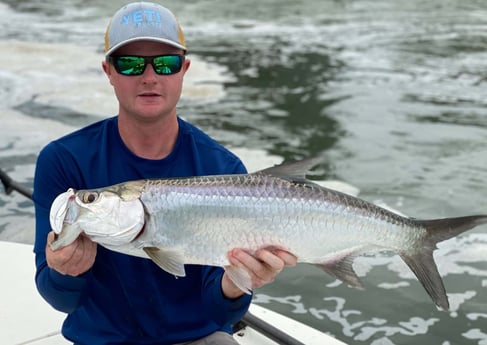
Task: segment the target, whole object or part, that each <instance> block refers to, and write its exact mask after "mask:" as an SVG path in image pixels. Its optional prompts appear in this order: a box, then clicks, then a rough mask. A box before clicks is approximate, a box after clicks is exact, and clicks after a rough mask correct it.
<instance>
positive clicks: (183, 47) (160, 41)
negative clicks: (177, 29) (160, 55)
mask: <svg viewBox="0 0 487 345" xmlns="http://www.w3.org/2000/svg"><path fill="white" fill-rule="evenodd" d="M138 41H151V42H159V43H163V44H167V45H170V46H172V47H176V48H179V49H182V50H184V52H185V53H186V51H187V49H186V47H185V46H183V45H182V44H179V43H177V42H174V41H171V40H168V39H165V38H158V37H143V36H142V37H134V38H131V39H128V40H125V41H122V42H120V43H118V44H116V45H114V46H113V47H111V48H110V49H109V50H107V51H106V52H105V56H110V55H111V54H112V53H113V52H114V51H115V50H117V49H118V48H120V47H122V46H124V45H126V44H129V43H132V42H138Z"/></svg>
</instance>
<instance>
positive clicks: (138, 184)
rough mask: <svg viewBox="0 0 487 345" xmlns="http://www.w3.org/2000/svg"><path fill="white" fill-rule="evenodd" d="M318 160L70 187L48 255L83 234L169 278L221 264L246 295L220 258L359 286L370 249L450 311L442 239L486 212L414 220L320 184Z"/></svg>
mask: <svg viewBox="0 0 487 345" xmlns="http://www.w3.org/2000/svg"><path fill="white" fill-rule="evenodd" d="M314 165H316V159H306V160H302V161H298V162H292V163H285V164H282V165H279V166H275V167H271V168H268V169H265V170H262V171H258V172H255V173H251V174H240V175H216V176H198V177H187V178H168V179H144V180H136V181H129V182H125V183H121V184H117V185H113V186H109V187H106V188H99V189H92V190H78V191H75V190H73V189H69V190H68V191H67V192H64V193H62V194H60V195H59V196H58V197H57V198H56V199H55V200H54V202H53V205H52V207H51V213H50V221H51V226H52V229H53V231H54V232H55V233H56V239H55V241H53V242H52V243H51V244H50V247H51V248H52V250H57V249H60V248H62V247H64V246H67V245H69V244H70V243H72V242H73V241H74V240H75V239H76V238H77V237H78V236H79V235H80V234H84V236H87V237H89V238H90V239H91V240H93V241H94V242H97V243H99V244H100V245H102V246H104V247H106V248H109V249H111V250H114V251H117V252H121V253H126V254H129V255H135V256H140V257H145V258H150V259H152V260H153V261H154V262H155V263H156V264H157V265H159V266H160V267H161V268H162V269H164V270H165V271H167V272H169V273H171V274H174V275H175V276H184V275H185V269H184V265H185V264H200V265H210V266H221V267H224V268H225V269H226V270H227V272H228V274H229V276H230V277H231V279H232V280H233V281H234V282H235V284H236V285H237V286H239V287H240V288H241V289H242V290H243V291H245V292H249V290H250V288H251V283H250V278H249V276H248V274H247V273H246V272H245V271H242V270H241V271H239V270H238V269H236V268H233V267H232V266H230V265H229V261H228V259H227V253H228V252H229V251H230V250H231V249H233V248H243V249H245V250H247V251H248V252H249V253H251V254H252V253H255V252H256V251H257V250H259V249H261V248H271V249H275V248H279V249H284V250H287V251H289V252H291V253H292V254H294V255H295V256H296V257H297V258H298V262H303V263H310V264H314V265H317V266H319V267H321V268H322V269H323V270H325V271H326V272H327V273H329V274H331V275H333V276H335V277H336V278H338V279H340V280H341V281H343V282H344V283H346V284H348V285H350V286H353V287H358V288H361V287H362V284H361V281H360V279H359V277H358V276H357V274H356V273H355V271H354V269H353V266H352V264H353V260H354V258H355V257H357V256H359V255H361V254H363V253H365V252H369V251H391V252H393V253H396V254H398V255H400V257H401V258H402V259H403V260H404V261H405V262H406V264H407V265H408V266H409V268H410V269H411V270H412V271H413V272H414V274H415V275H416V277H417V278H418V279H419V281H420V282H421V284H422V285H423V286H424V288H425V289H426V291H427V292H428V294H429V295H430V296H431V298H432V300H433V301H434V302H435V304H436V305H437V306H439V307H440V308H442V309H444V310H447V309H448V308H449V304H448V298H447V295H446V291H445V288H444V285H443V281H442V279H441V277H440V274H439V272H438V269H437V266H436V264H435V262H434V259H433V251H434V250H435V249H436V244H437V243H438V242H440V241H443V240H446V239H448V238H451V237H454V236H456V235H458V234H460V233H462V232H464V231H467V230H469V229H471V228H473V227H475V226H477V225H480V224H484V223H487V215H473V216H466V217H456V218H444V219H434V220H418V219H412V218H407V217H403V216H401V215H398V214H396V213H393V212H391V211H388V210H386V209H384V208H381V207H379V206H376V205H375V204H372V203H370V202H367V201H364V200H361V199H359V198H356V197H353V196H350V195H347V194H343V193H340V192H338V191H335V190H331V189H327V188H324V187H321V186H320V185H318V184H316V183H314V182H312V181H310V180H307V179H306V178H305V174H306V173H307V172H308V170H309V169H310V168H311V167H313V166H314Z"/></svg>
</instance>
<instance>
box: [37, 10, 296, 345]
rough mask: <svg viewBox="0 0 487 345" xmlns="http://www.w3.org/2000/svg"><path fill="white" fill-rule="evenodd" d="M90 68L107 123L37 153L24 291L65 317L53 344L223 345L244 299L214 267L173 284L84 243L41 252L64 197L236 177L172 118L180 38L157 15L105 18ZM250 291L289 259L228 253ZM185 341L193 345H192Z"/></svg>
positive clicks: (210, 147)
mask: <svg viewBox="0 0 487 345" xmlns="http://www.w3.org/2000/svg"><path fill="white" fill-rule="evenodd" d="M105 52H106V60H105V61H103V62H102V67H103V70H104V72H105V74H106V75H107V77H108V80H109V82H110V84H111V85H112V86H113V88H114V91H115V95H116V96H117V99H118V102H119V113H118V115H117V116H115V117H111V118H108V119H104V120H102V121H100V122H97V123H94V124H92V125H90V126H87V127H85V128H82V129H80V130H78V131H75V132H73V133H71V134H68V135H67V136H65V137H63V138H60V139H58V140H56V141H53V142H51V143H49V144H48V145H47V146H46V147H45V148H43V150H42V151H41V152H40V154H39V157H38V161H37V166H36V173H35V181H34V201H35V207H36V241H35V247H34V251H35V254H36V267H37V272H36V284H37V287H38V290H39V292H40V294H41V295H42V296H43V297H44V298H45V300H46V301H47V302H49V303H50V304H51V305H52V306H53V307H54V308H56V309H58V310H60V311H63V312H65V313H67V314H68V315H67V318H66V320H65V322H64V324H63V327H62V332H63V335H64V336H65V337H66V338H67V339H69V340H70V341H72V342H74V343H75V344H90V345H92V344H175V343H187V342H191V344H235V341H234V340H233V338H232V337H231V336H230V335H229V332H230V329H231V325H232V324H233V323H235V322H237V321H238V320H239V319H240V318H241V317H242V316H243V315H244V313H245V312H246V310H247V308H248V306H249V303H250V299H251V296H249V295H246V294H244V293H243V292H242V291H241V290H240V289H239V288H238V287H237V286H235V285H234V284H233V283H232V281H231V280H230V279H229V278H228V276H227V274H226V273H224V271H223V269H221V268H217V267H206V266H198V265H188V266H187V267H186V272H187V276H186V277H184V278H177V279H176V278H175V277H174V276H172V275H170V274H168V273H166V272H165V271H163V270H161V269H160V268H159V267H157V266H156V265H155V264H154V263H152V262H151V261H150V260H147V259H143V258H138V257H133V256H128V255H123V254H119V253H115V252H112V251H109V250H107V249H105V248H103V247H101V246H99V247H97V245H96V244H95V243H93V242H91V241H90V240H88V239H87V238H86V237H83V236H80V237H79V238H78V239H77V240H76V241H75V242H74V243H73V244H71V245H69V246H67V247H65V248H63V249H60V250H58V251H55V252H53V251H52V250H51V249H50V248H49V246H48V245H47V243H50V242H51V241H52V240H53V238H54V234H53V232H52V231H51V228H50V225H49V209H50V206H51V204H52V202H53V200H54V199H55V197H56V196H57V195H58V194H60V193H62V192H65V191H66V190H67V189H68V188H70V187H72V188H75V189H88V188H97V187H103V186H108V185H112V184H115V183H120V182H124V181H128V180H134V179H140V178H155V177H158V178H160V177H181V176H192V175H193V176H194V175H211V174H232V173H244V172H245V168H244V166H243V164H242V163H241V161H240V160H239V159H238V158H237V157H235V156H234V155H233V154H232V153H230V152H229V151H228V150H226V149H225V148H223V147H222V146H221V145H219V144H218V143H216V142H215V141H214V140H212V139H211V138H209V137H208V136H207V135H205V134H204V133H203V132H201V131H200V130H199V129H197V128H196V127H194V126H192V125H191V124H189V123H187V122H185V121H183V120H182V119H181V118H179V117H178V116H177V114H176V104H177V102H178V100H179V98H180V95H181V89H182V84H183V77H184V74H185V73H186V71H187V70H188V68H189V67H190V60H189V59H188V58H187V57H186V55H185V54H186V44H185V41H184V36H183V32H182V31H181V28H180V26H179V24H178V22H177V20H176V18H175V17H174V15H173V14H172V13H171V12H170V11H169V10H167V9H166V8H164V7H162V6H160V5H157V4H153V3H146V2H138V3H131V4H128V5H126V6H125V7H123V8H122V9H120V10H119V11H118V12H117V13H116V14H115V15H114V17H113V18H112V20H111V22H110V24H109V26H108V28H107V31H106V36H105ZM228 257H229V261H230V263H231V264H232V265H236V266H239V267H243V268H245V269H246V270H247V271H248V272H249V275H250V277H251V279H252V285H253V287H254V288H255V287H259V286H262V285H264V284H266V283H269V282H271V281H272V280H273V279H274V277H275V276H276V274H278V272H280V271H281V270H282V268H283V267H284V266H286V265H294V264H296V258H295V257H294V256H292V255H291V254H289V253H287V252H284V251H276V252H270V251H267V250H262V251H260V252H258V253H257V254H256V255H255V257H253V256H250V255H248V254H247V253H246V252H245V251H243V250H240V249H235V250H232V251H231V252H230V253H228ZM193 341H194V342H193Z"/></svg>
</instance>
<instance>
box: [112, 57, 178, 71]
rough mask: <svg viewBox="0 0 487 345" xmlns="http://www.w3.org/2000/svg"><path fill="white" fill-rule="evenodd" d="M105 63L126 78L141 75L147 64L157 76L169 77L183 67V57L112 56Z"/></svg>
mask: <svg viewBox="0 0 487 345" xmlns="http://www.w3.org/2000/svg"><path fill="white" fill-rule="evenodd" d="M107 61H108V62H110V63H111V64H113V66H114V67H115V70H116V71H117V72H118V73H120V74H122V75H126V76H135V75H141V74H142V73H144V71H145V68H146V67H147V65H148V64H150V65H152V67H153V68H154V71H155V72H156V73H157V74H159V75H170V74H175V73H178V72H179V71H180V70H181V68H182V67H183V62H184V55H179V54H173V55H157V56H137V55H114V56H109V57H108V58H107Z"/></svg>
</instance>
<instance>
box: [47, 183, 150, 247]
mask: <svg viewBox="0 0 487 345" xmlns="http://www.w3.org/2000/svg"><path fill="white" fill-rule="evenodd" d="M49 218H50V223H51V227H52V230H53V231H54V233H55V234H56V240H55V241H54V242H53V243H52V244H51V248H52V249H53V250H55V249H59V248H62V247H65V246H67V245H69V244H71V243H72V242H73V241H74V240H76V238H77V237H78V236H79V235H80V234H81V233H83V234H84V235H85V236H87V237H88V238H90V239H91V240H92V241H94V242H97V243H100V244H102V245H109V246H122V245H125V244H128V243H129V242H131V241H132V240H134V239H135V238H136V237H137V235H139V234H140V232H141V231H142V230H143V227H144V224H145V211H144V207H143V205H142V202H141V201H140V199H139V198H138V197H136V195H135V196H134V195H132V196H127V194H126V193H125V194H120V193H118V192H117V190H110V189H98V190H95V189H93V190H79V191H75V190H73V189H69V190H68V191H66V192H64V193H61V194H60V195H58V196H57V197H56V199H55V200H54V202H53V204H52V206H51V211H50V217H49Z"/></svg>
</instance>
